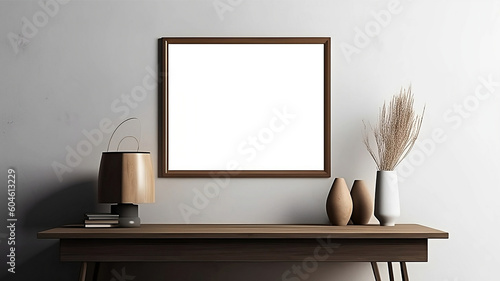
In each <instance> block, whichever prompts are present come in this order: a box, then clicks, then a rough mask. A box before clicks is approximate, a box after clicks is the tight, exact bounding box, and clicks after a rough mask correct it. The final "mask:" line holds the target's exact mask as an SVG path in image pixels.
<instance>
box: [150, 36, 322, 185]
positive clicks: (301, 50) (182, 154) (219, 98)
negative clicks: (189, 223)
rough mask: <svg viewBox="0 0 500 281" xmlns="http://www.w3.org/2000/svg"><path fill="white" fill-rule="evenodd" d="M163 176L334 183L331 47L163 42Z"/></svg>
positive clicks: (284, 41) (301, 41)
mask: <svg viewBox="0 0 500 281" xmlns="http://www.w3.org/2000/svg"><path fill="white" fill-rule="evenodd" d="M158 57H159V66H158V67H159V71H158V75H159V80H158V81H159V116H158V135H159V141H158V152H159V154H158V170H159V171H158V175H159V177H206V178H209V177H238V178H250V177H262V178H282V177H330V175H331V167H330V159H331V158H330V157H331V156H330V154H331V152H330V134H331V129H330V127H331V125H330V116H331V114H330V73H331V72H330V59H331V58H330V38H329V37H294V38H292V37H286V38H285V37H281V38H268V37H249V38H160V39H159V40H158Z"/></svg>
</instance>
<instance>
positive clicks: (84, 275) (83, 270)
mask: <svg viewBox="0 0 500 281" xmlns="http://www.w3.org/2000/svg"><path fill="white" fill-rule="evenodd" d="M86 278H87V262H82V265H81V267H80V279H78V280H80V281H85V279H86Z"/></svg>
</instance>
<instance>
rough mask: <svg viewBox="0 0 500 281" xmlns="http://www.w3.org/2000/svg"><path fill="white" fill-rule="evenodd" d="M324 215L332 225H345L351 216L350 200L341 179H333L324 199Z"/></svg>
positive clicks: (345, 185)
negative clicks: (325, 214)
mask: <svg viewBox="0 0 500 281" xmlns="http://www.w3.org/2000/svg"><path fill="white" fill-rule="evenodd" d="M326 213H327V214H328V219H329V220H330V223H331V224H332V225H347V223H348V222H349V219H350V218H351V214H352V200H351V194H350V193H349V189H348V188H347V184H346V182H345V180H344V179H343V178H335V180H334V181H333V184H332V188H331V189H330V193H328V198H327V199H326Z"/></svg>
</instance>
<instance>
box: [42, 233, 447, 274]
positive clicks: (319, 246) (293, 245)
mask: <svg viewBox="0 0 500 281" xmlns="http://www.w3.org/2000/svg"><path fill="white" fill-rule="evenodd" d="M38 238H39V239H59V240H60V258H61V261H73V262H75V261H76V262H82V270H81V274H80V280H81V281H84V280H97V275H98V268H99V263H100V262H158V261H164V262H169V261H192V262H194V261H198V262H200V261H201V262H213V261H216V262H227V261H231V262H275V261H289V262H297V261H304V260H311V259H312V260H314V261H317V262H371V264H372V269H373V272H374V275H375V280H377V281H378V280H381V279H380V274H379V270H378V266H377V262H387V263H388V266H389V275H390V278H391V279H390V280H394V276H393V269H392V262H399V263H400V265H401V276H402V277H403V280H409V278H408V272H407V268H406V262H426V261H427V255H428V254H427V251H428V249H427V242H428V239H447V238H448V233H446V232H443V231H440V230H436V229H433V228H429V227H425V226H421V225H416V224H402V225H396V226H394V227H387V226H375V225H367V226H355V225H348V226H328V225H233V224H224V225H213V224H211V225H199V224H194V225H193V224H182V225H178V224H145V225H142V226H141V227H140V228H98V229H97V228H78V227H58V228H53V229H49V230H46V231H42V232H39V233H38Z"/></svg>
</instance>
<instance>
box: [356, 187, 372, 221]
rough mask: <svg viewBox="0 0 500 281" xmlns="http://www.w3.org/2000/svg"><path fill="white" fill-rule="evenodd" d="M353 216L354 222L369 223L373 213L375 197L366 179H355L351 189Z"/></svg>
mask: <svg viewBox="0 0 500 281" xmlns="http://www.w3.org/2000/svg"><path fill="white" fill-rule="evenodd" d="M351 198H352V216H351V220H352V222H353V223H354V224H358V225H359V224H361V225H362V224H367V223H368V222H369V221H370V218H371V217H372V214H373V199H372V197H371V195H370V192H368V188H367V187H366V184H365V181H363V180H355V181H354V183H353V185H352V189H351Z"/></svg>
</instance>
